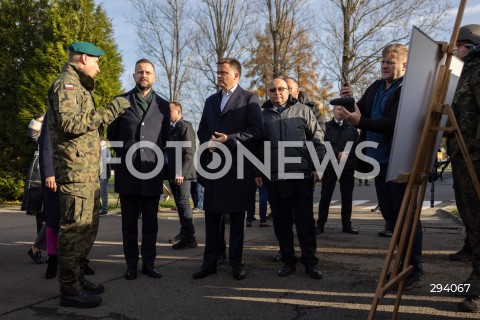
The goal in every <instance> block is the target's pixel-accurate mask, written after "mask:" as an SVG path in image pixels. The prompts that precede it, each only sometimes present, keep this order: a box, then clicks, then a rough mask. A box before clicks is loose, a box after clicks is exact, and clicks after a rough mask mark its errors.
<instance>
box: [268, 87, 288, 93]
mask: <svg viewBox="0 0 480 320" xmlns="http://www.w3.org/2000/svg"><path fill="white" fill-rule="evenodd" d="M285 90H288V88H284V87H278V88H270V89H268V91H269V92H271V93H275V92H277V91H278V92H283V91H285Z"/></svg>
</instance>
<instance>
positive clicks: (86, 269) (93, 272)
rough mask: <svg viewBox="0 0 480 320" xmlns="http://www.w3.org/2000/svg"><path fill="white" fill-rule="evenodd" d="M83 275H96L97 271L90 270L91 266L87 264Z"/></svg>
mask: <svg viewBox="0 0 480 320" xmlns="http://www.w3.org/2000/svg"><path fill="white" fill-rule="evenodd" d="M83 274H85V275H87V276H91V275H94V274H95V271H94V270H93V269H92V268H90V266H89V265H88V264H86V265H85V268H83Z"/></svg>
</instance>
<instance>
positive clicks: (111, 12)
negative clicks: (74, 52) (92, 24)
mask: <svg viewBox="0 0 480 320" xmlns="http://www.w3.org/2000/svg"><path fill="white" fill-rule="evenodd" d="M317 1H318V0H314V2H317ZM95 3H96V4H102V5H103V8H104V9H105V11H106V12H107V15H108V17H109V18H110V20H111V21H112V25H113V30H114V37H115V40H116V41H117V45H118V49H119V51H120V54H121V55H122V57H123V63H124V69H125V70H124V72H123V74H122V77H121V81H122V84H123V87H124V89H125V90H129V89H130V88H132V87H133V85H134V82H133V79H132V74H133V71H134V65H135V61H137V60H138V59H140V58H142V56H141V53H140V52H139V51H138V50H137V49H136V48H137V36H136V30H135V27H134V26H133V25H132V24H131V23H130V22H129V20H130V21H131V19H133V18H132V15H133V6H132V4H131V3H130V1H129V0H95ZM469 3H470V4H469ZM450 14H451V15H452V16H456V14H457V9H455V10H452V12H451V13H450ZM471 23H480V3H479V1H478V0H473V1H469V2H467V7H466V9H465V13H464V15H463V20H462V25H465V24H471ZM452 30H453V25H452ZM436 40H440V41H448V40H449V39H447V38H445V39H436Z"/></svg>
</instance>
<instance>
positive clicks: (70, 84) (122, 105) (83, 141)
mask: <svg viewBox="0 0 480 320" xmlns="http://www.w3.org/2000/svg"><path fill="white" fill-rule="evenodd" d="M93 87H94V80H93V78H92V77H90V76H89V75H87V74H85V73H84V72H82V71H81V70H79V69H77V68H76V67H75V66H74V65H71V64H65V65H64V67H63V72H62V74H60V76H59V77H58V78H57V79H56V80H55V81H54V82H53V84H52V85H51V87H50V89H49V90H48V111H47V112H48V114H49V115H48V119H49V120H48V122H49V125H50V130H51V135H52V145H53V163H54V170H55V178H56V180H57V182H58V183H60V184H62V183H71V182H91V181H98V176H99V174H100V172H99V164H100V149H99V148H98V145H99V144H100V140H99V133H98V128H100V127H101V126H102V125H108V124H110V123H111V122H112V121H113V120H114V119H115V118H117V117H118V116H120V115H121V114H122V113H123V112H124V109H126V108H129V107H130V103H129V102H128V101H127V100H126V99H125V98H122V97H117V98H115V100H113V101H112V102H111V103H110V104H109V105H108V106H107V108H105V109H104V110H96V109H95V101H94V99H93V93H92V91H91V90H93Z"/></svg>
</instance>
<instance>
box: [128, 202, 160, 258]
mask: <svg viewBox="0 0 480 320" xmlns="http://www.w3.org/2000/svg"><path fill="white" fill-rule="evenodd" d="M159 201H160V195H155V196H141V195H130V194H120V203H121V208H122V234H123V253H124V254H125V260H126V262H127V265H128V266H136V265H137V264H138V217H139V214H140V213H141V214H142V245H141V252H142V260H143V265H150V266H153V263H154V261H155V257H156V256H157V248H156V242H157V232H158V220H157V211H158V203H159Z"/></svg>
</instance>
